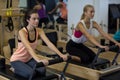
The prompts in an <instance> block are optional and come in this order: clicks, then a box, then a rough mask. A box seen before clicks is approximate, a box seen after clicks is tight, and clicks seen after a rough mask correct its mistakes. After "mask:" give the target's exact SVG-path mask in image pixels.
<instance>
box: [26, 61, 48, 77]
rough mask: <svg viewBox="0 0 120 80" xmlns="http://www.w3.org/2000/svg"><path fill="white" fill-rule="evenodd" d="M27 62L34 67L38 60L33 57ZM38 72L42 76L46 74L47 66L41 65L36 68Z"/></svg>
mask: <svg viewBox="0 0 120 80" xmlns="http://www.w3.org/2000/svg"><path fill="white" fill-rule="evenodd" d="M27 64H28V65H29V66H30V67H31V68H33V67H34V66H35V65H36V64H37V62H36V61H35V60H34V59H31V60H30V61H29V62H27ZM36 74H37V75H40V76H42V77H43V76H46V68H45V67H39V68H36Z"/></svg>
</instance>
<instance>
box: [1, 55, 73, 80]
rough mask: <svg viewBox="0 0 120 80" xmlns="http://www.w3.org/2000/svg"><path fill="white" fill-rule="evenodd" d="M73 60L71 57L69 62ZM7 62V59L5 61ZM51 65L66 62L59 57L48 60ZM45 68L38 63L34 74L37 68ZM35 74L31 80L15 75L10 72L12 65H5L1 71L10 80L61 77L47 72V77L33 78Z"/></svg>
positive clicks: (37, 78)
mask: <svg viewBox="0 0 120 80" xmlns="http://www.w3.org/2000/svg"><path fill="white" fill-rule="evenodd" d="M70 59H71V57H70V56H68V60H67V61H69V60H70ZM4 60H5V59H4ZM48 62H49V64H48V66H49V65H53V64H57V63H61V62H64V60H63V59H62V58H60V57H57V58H55V59H50V60H48ZM43 66H45V65H44V64H43V63H42V62H39V63H37V64H36V65H35V66H34V68H33V73H34V71H35V69H36V68H37V67H43ZM33 73H31V76H30V77H29V79H26V78H24V77H22V76H19V75H16V74H14V73H13V72H12V71H11V70H10V65H5V66H4V67H3V66H2V67H1V69H0V75H2V76H4V77H5V78H7V79H8V80H53V79H54V80H59V76H58V75H57V74H54V73H52V72H50V71H49V72H46V76H45V77H42V76H41V77H40V76H35V77H33Z"/></svg>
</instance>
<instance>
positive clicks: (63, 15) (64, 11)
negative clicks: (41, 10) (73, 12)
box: [60, 2, 68, 20]
mask: <svg viewBox="0 0 120 80" xmlns="http://www.w3.org/2000/svg"><path fill="white" fill-rule="evenodd" d="M61 4H62V7H61V8H60V15H61V18H63V19H66V20H67V14H68V11H67V8H66V4H65V3H64V2H61Z"/></svg>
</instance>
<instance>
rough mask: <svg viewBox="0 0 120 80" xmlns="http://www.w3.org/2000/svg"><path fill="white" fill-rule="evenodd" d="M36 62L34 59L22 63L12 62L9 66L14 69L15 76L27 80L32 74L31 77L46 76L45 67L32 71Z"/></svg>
mask: <svg viewBox="0 0 120 80" xmlns="http://www.w3.org/2000/svg"><path fill="white" fill-rule="evenodd" d="M36 63H37V62H36V61H35V60H34V59H31V60H30V61H28V62H26V63H24V62H21V61H13V62H11V66H12V67H13V68H14V69H15V74H17V75H19V76H22V77H25V78H29V77H30V76H31V75H32V73H33V72H34V74H33V76H35V75H39V76H42V77H43V76H45V75H46V68H45V67H39V68H37V69H35V71H33V68H34V66H35V64H36Z"/></svg>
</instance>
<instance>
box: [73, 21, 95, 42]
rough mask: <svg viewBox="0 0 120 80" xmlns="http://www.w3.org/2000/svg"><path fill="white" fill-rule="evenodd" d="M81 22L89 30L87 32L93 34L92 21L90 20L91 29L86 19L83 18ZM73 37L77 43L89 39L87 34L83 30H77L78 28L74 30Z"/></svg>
mask: <svg viewBox="0 0 120 80" xmlns="http://www.w3.org/2000/svg"><path fill="white" fill-rule="evenodd" d="M80 22H81V23H82V24H83V27H84V28H85V29H86V30H87V32H88V33H89V34H92V28H93V24H92V21H90V28H89V29H87V27H86V25H85V22H84V20H81V21H80ZM71 39H72V41H73V42H75V43H84V42H86V41H87V38H86V36H84V35H83V34H82V32H81V31H77V30H74V33H73V35H72V37H71Z"/></svg>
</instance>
